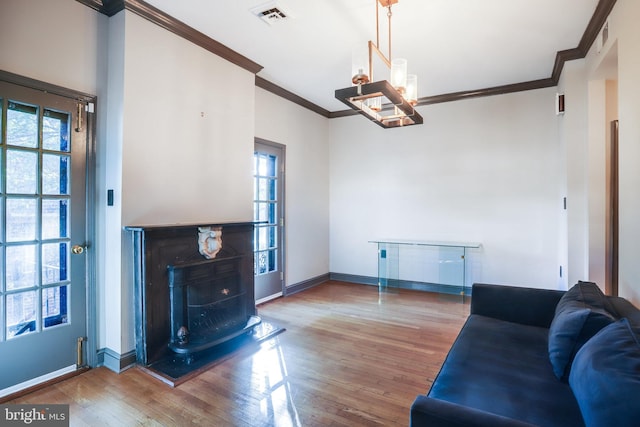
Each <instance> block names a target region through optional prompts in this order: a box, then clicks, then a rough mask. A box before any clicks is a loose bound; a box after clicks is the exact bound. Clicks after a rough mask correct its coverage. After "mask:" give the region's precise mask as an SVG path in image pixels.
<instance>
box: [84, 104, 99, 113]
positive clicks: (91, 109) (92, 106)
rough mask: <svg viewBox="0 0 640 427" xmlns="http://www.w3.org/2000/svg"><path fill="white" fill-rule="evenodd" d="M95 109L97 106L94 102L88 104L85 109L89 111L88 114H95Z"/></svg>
mask: <svg viewBox="0 0 640 427" xmlns="http://www.w3.org/2000/svg"><path fill="white" fill-rule="evenodd" d="M95 108H96V105H95V104H94V103H93V102H87V105H86V107H85V108H84V109H85V110H86V111H87V113H91V114H93V113H95V112H96V110H95Z"/></svg>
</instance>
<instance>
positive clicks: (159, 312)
mask: <svg viewBox="0 0 640 427" xmlns="http://www.w3.org/2000/svg"><path fill="white" fill-rule="evenodd" d="M253 229H254V223H253V222H230V223H210V224H186V225H185V224H175V225H152V226H128V227H125V231H126V234H127V238H128V241H127V243H126V247H127V251H128V253H127V257H128V259H129V260H130V266H129V270H130V277H131V278H132V282H133V285H134V293H135V301H134V303H135V325H136V359H137V362H138V363H139V364H141V365H143V366H148V365H151V364H153V363H154V362H157V361H159V360H161V359H163V358H165V357H170V356H171V355H172V353H174V352H176V353H184V352H185V350H184V349H188V348H193V349H194V351H197V350H199V349H202V348H206V347H207V344H206V343H203V342H202V340H203V339H205V338H207V336H211V338H212V340H214V341H215V342H214V343H213V344H212V345H215V344H216V343H219V342H222V341H224V340H225V339H227V338H232V337H234V336H237V335H238V334H239V333H242V332H243V330H246V328H247V327H251V325H254V324H257V323H259V319H258V318H257V317H256V316H255V315H256V307H255V296H254V273H253ZM231 270H233V271H231ZM216 274H219V276H218V277H216ZM194 275H196V276H197V275H199V276H198V279H199V281H197V283H196V282H195V281H194V280H193V277H196V276H194ZM182 277H186V278H187V279H185V280H182V281H181V282H178V281H177V280H178V278H182ZM170 279H171V280H174V282H175V283H170ZM209 285H210V286H211V290H206V291H205V290H203V289H204V288H205V287H206V286H209ZM189 286H192V287H191V288H189ZM220 293H222V294H223V296H224V298H219V294H220ZM216 295H218V296H216ZM227 297H228V298H227ZM232 297H234V298H232ZM203 298H204V299H206V298H208V300H203ZM190 299H191V300H192V301H191V302H189V300H190ZM225 301H230V302H232V304H233V305H232V306H227V307H225V308H224V310H222V309H218V306H219V305H220V304H223V303H224V302H225ZM172 302H173V303H175V304H178V305H177V307H178V308H177V310H174V312H173V314H172ZM191 307H205V308H206V309H201V312H195V311H194V310H195V309H192V308H191ZM216 310H217V311H216ZM220 313H224V316H223V317H224V319H223V321H222V324H221V325H215V326H213V325H211V322H212V320H213V319H214V318H216V319H217V318H219V317H222V316H220ZM172 316H173V317H174V319H173V323H172ZM203 316H210V317H211V319H204V320H201V321H198V320H197V317H203ZM240 317H243V318H245V319H240ZM190 319H191V320H190ZM194 319H196V320H194ZM183 324H184V329H185V330H187V331H188V330H189V329H192V330H193V331H192V333H193V335H192V337H191V343H195V345H189V341H188V338H184V337H182V336H180V340H181V341H178V339H177V338H176V337H177V335H180V334H181V333H182V332H183V331H181V330H179V329H180V328H181V327H182V326H183ZM202 325H207V326H210V328H209V329H208V330H204V329H203V328H202V327H200V326H202ZM243 328H245V329H243ZM184 340H186V341H184ZM172 349H173V350H172Z"/></svg>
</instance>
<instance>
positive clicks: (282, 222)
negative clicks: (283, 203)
mask: <svg viewBox="0 0 640 427" xmlns="http://www.w3.org/2000/svg"><path fill="white" fill-rule="evenodd" d="M280 227H284V218H280Z"/></svg>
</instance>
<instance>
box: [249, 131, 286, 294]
mask: <svg viewBox="0 0 640 427" xmlns="http://www.w3.org/2000/svg"><path fill="white" fill-rule="evenodd" d="M282 151H283V150H282V149H281V148H279V147H276V146H272V145H267V144H261V143H258V142H256V150H255V153H254V171H253V175H254V210H253V212H254V220H255V221H256V222H257V224H256V226H255V228H254V230H255V232H254V272H255V275H256V277H255V287H256V289H255V294H256V301H261V300H265V299H268V298H270V297H273V296H277V295H281V294H282V283H283V275H282V222H283V215H282V206H283V204H282V197H283V191H282V187H283V185H282V183H283V181H282V167H281V162H282V158H283V153H282Z"/></svg>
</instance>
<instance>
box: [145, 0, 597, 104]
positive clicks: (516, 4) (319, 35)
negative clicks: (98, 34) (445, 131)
mask: <svg viewBox="0 0 640 427" xmlns="http://www.w3.org/2000/svg"><path fill="white" fill-rule="evenodd" d="M146 2H147V3H149V4H151V5H152V6H155V7H156V8H158V9H160V10H162V11H163V12H165V13H167V14H168V15H171V16H172V17H174V18H176V19H178V20H180V21H182V22H183V23H185V24H187V25H188V26H190V27H192V28H194V29H196V30H198V31H200V32H202V33H204V34H206V35H207V36H209V37H211V38H212V39H214V40H216V41H218V42H220V43H222V44H224V45H226V46H227V47H229V48H231V49H233V50H235V51H236V52H238V53H240V54H241V55H243V56H245V57H247V58H249V59H250V60H252V61H254V62H257V63H258V64H260V65H261V66H262V67H263V69H262V70H261V71H260V72H259V73H258V74H257V75H258V76H260V77H262V78H264V79H265V80H268V81H269V82H271V83H273V84H275V85H278V86H280V87H282V88H283V89H286V90H287V91H290V92H292V93H294V94H295V95H298V96H300V97H302V98H304V99H306V100H307V101H310V102H312V103H314V104H316V105H317V106H319V107H321V108H324V109H326V110H328V111H338V110H344V108H345V106H344V104H342V103H340V101H338V100H337V99H335V98H334V91H335V90H336V89H339V88H344V87H347V86H350V85H351V58H352V52H353V49H354V47H356V48H361V49H366V43H367V41H368V40H373V41H375V35H376V20H375V19H376V18H375V13H376V5H377V1H376V0H315V1H314V0H275V1H274V2H269V1H267V0H232V1H212V0H180V1H176V0H146ZM266 3H275V6H277V7H278V8H280V9H281V10H282V11H283V12H285V13H286V14H287V15H288V16H287V18H286V19H280V20H275V21H276V22H272V23H271V24H268V23H265V22H264V21H263V20H262V19H260V18H259V17H257V16H256V15H255V14H254V13H253V12H252V9H254V8H255V7H256V6H261V5H265V4H266ZM597 5H598V0H562V1H558V0H399V2H398V3H397V4H395V5H393V6H392V13H393V17H392V29H393V30H392V56H393V57H394V58H396V57H402V58H406V59H407V60H408V64H409V65H408V68H409V73H413V74H417V75H418V79H419V80H418V82H419V92H418V96H419V97H420V98H422V97H427V96H435V95H443V94H449V93H454V92H460V91H469V90H478V89H485V88H491V87H496V86H503V85H508V84H516V83H522V82H528V81H532V80H538V79H548V78H549V77H551V74H552V70H553V67H554V61H555V59H556V53H557V52H559V51H563V50H567V49H574V48H576V47H577V46H578V44H579V43H580V40H581V38H582V36H583V34H584V33H585V29H586V28H587V26H588V24H589V21H590V19H591V17H592V15H594V11H595V10H596V6H597ZM261 9H263V8H261ZM380 19H381V25H380V31H381V49H382V51H383V52H385V54H386V52H387V45H386V39H387V22H386V9H382V8H381V9H380ZM272 21H274V20H272ZM374 75H375V76H374V77H375V78H374V80H381V79H383V78H384V79H388V71H387V70H386V69H384V68H383V67H375V66H374Z"/></svg>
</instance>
